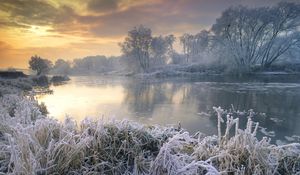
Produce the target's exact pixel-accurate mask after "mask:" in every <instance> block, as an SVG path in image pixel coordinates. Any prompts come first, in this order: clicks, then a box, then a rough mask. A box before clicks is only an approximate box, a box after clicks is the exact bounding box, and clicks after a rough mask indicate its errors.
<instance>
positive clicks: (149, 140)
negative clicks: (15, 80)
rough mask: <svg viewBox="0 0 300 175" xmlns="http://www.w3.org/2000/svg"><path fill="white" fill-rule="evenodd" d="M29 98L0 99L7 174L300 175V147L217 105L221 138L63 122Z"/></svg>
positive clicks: (0, 160)
mask: <svg viewBox="0 0 300 175" xmlns="http://www.w3.org/2000/svg"><path fill="white" fill-rule="evenodd" d="M40 110H41V108H40V107H39V105H38V104H37V102H36V101H35V100H34V99H33V98H31V97H30V96H28V97H21V96H18V95H11V94H5V95H3V97H1V99H0V118H1V122H0V150H1V151H0V172H1V173H2V174H99V173H100V174H153V175H156V174H228V173H235V174H299V173H300V144H299V143H292V144H288V145H281V146H277V145H272V144H270V139H268V138H263V139H262V140H258V139H257V138H256V132H257V129H258V126H259V125H258V123H256V122H254V121H252V116H253V114H254V112H253V111H252V110H250V111H249V112H248V122H247V127H246V128H245V129H242V128H239V118H238V116H239V113H238V112H235V111H224V110H223V109H221V108H214V110H215V112H216V115H215V116H216V117H217V118H218V125H217V128H218V135H217V136H215V135H213V136H204V135H203V134H201V133H197V134H195V135H191V134H189V133H188V132H186V131H185V130H184V129H182V128H181V127H180V126H178V127H162V126H147V125H142V124H140V123H135V122H131V121H125V120H124V121H116V120H110V121H105V120H103V119H95V120H92V119H85V120H83V121H81V123H79V124H77V123H76V122H75V121H74V120H72V119H71V118H66V119H65V122H64V123H60V122H58V121H57V120H55V119H53V118H49V117H47V116H45V115H43V114H42V112H40Z"/></svg>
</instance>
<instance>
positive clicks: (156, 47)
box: [151, 35, 175, 65]
mask: <svg viewBox="0 0 300 175" xmlns="http://www.w3.org/2000/svg"><path fill="white" fill-rule="evenodd" d="M174 41H175V37H174V36H173V35H168V36H165V37H164V36H158V37H153V38H152V41H151V53H152V55H153V58H154V64H155V65H158V64H165V63H166V62H167V59H168V56H169V55H170V54H172V52H173V43H174Z"/></svg>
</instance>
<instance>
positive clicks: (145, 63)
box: [120, 25, 152, 72]
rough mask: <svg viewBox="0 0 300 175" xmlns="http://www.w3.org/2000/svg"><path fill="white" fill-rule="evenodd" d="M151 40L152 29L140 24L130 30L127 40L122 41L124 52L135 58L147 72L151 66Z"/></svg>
mask: <svg viewBox="0 0 300 175" xmlns="http://www.w3.org/2000/svg"><path fill="white" fill-rule="evenodd" d="M151 41H152V32H151V29H149V28H146V27H144V26H142V25H140V26H139V27H134V29H133V30H131V31H129V32H128V36H127V37H126V38H125V41H124V42H123V43H120V46H121V48H122V51H123V53H124V54H125V55H126V56H127V57H130V58H133V59H134V60H135V61H136V63H137V64H138V65H139V66H140V67H141V69H142V71H144V72H147V71H148V69H149V66H150V60H149V59H150V58H149V57H150V47H151Z"/></svg>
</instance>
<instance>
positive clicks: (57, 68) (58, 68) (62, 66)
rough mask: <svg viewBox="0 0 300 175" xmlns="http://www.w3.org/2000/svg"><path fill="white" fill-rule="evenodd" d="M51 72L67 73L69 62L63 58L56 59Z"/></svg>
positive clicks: (69, 68)
mask: <svg viewBox="0 0 300 175" xmlns="http://www.w3.org/2000/svg"><path fill="white" fill-rule="evenodd" d="M52 70H53V72H54V73H56V74H64V75H67V74H69V73H70V70H71V63H70V62H68V61H65V60H63V59H58V60H56V61H55V63H54V66H53V69H52Z"/></svg>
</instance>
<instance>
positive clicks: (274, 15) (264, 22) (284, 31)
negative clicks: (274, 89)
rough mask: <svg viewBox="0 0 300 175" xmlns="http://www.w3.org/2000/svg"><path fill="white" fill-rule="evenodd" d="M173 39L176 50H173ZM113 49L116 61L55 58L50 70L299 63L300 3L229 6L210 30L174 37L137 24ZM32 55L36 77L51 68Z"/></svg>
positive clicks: (247, 68) (148, 69)
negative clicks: (204, 63) (205, 63)
mask: <svg viewBox="0 0 300 175" xmlns="http://www.w3.org/2000/svg"><path fill="white" fill-rule="evenodd" d="M176 41H177V42H179V43H180V45H181V47H182V52H177V51H176V50H175V49H174V47H173V45H174V43H175V42H176ZM119 46H120V48H121V51H122V55H121V56H119V57H113V58H106V57H105V56H98V57H86V58H83V59H75V60H74V61H73V62H72V64H71V62H67V61H64V60H61V59H60V60H57V61H56V62H55V64H54V66H53V68H54V69H55V70H56V71H58V72H61V71H64V70H71V65H72V68H73V69H74V70H77V71H79V72H80V71H81V72H84V71H97V70H98V71H100V72H101V71H102V72H105V71H113V70H118V69H125V68H127V69H128V70H132V71H134V72H151V69H152V68H155V67H163V66H165V65H170V64H180V65H182V64H184V65H186V64H193V63H201V61H203V60H210V62H211V64H215V65H216V64H217V65H220V66H223V65H225V66H227V67H229V68H231V69H235V70H238V71H251V69H252V68H253V67H259V68H260V69H268V68H269V67H270V66H271V65H272V64H274V62H276V61H278V60H283V61H284V60H287V59H290V58H291V57H293V58H292V59H299V56H300V55H299V54H300V51H299V50H300V4H299V3H291V2H280V3H278V4H277V5H275V6H272V7H258V8H248V7H245V6H236V7H230V8H228V9H226V10H225V11H224V12H223V13H222V15H221V16H220V17H219V18H217V19H216V22H215V23H214V24H213V25H212V26H211V27H210V29H207V30H202V31H200V32H199V33H196V34H188V33H185V34H183V35H182V36H180V37H178V39H177V38H176V37H175V36H174V35H172V34H171V35H167V36H161V35H160V36H153V35H152V31H151V29H150V28H147V27H145V26H143V25H140V26H137V27H134V28H133V29H132V30H130V31H129V32H128V34H127V36H126V37H125V39H124V41H123V42H121V43H119ZM37 57H38V56H34V57H32V58H31V60H30V68H32V69H33V70H37V72H38V74H39V73H41V72H43V71H42V70H46V71H47V69H45V67H47V66H46V65H48V66H49V67H51V65H52V64H51V63H50V62H49V61H45V62H44V63H41V62H40V61H37ZM37 64H38V65H39V66H38V67H40V68H37ZM41 69H42V70H41Z"/></svg>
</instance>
